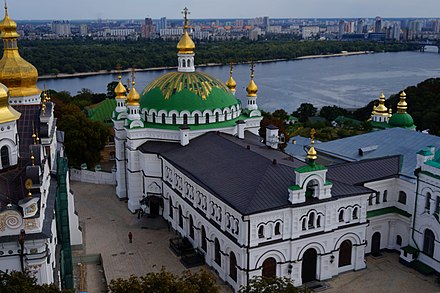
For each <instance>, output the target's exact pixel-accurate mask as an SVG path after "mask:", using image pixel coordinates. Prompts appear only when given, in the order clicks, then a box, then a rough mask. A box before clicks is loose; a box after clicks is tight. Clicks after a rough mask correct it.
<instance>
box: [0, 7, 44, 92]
mask: <svg viewBox="0 0 440 293" xmlns="http://www.w3.org/2000/svg"><path fill="white" fill-rule="evenodd" d="M0 30H1V35H0V36H1V38H2V39H3V57H2V59H1V60H0V82H2V83H4V84H5V85H6V86H7V87H8V88H9V91H10V95H11V97H25V96H32V95H39V94H40V93H41V91H40V89H39V88H38V87H37V79H38V72H37V69H36V68H35V67H34V66H33V65H32V64H30V63H29V62H27V61H26V60H24V59H23V58H22V57H21V56H20V53H19V52H18V46H17V39H18V37H19V34H18V33H17V23H16V22H15V21H13V20H12V19H11V18H10V17H9V15H8V7H7V6H6V2H5V17H4V18H3V20H2V21H1V22H0Z"/></svg>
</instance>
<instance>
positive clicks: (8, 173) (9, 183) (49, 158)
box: [0, 5, 82, 288]
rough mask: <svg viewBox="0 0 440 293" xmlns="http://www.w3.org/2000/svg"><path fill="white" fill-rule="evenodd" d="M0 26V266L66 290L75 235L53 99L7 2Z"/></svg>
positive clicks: (79, 238) (69, 285)
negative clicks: (27, 55) (24, 49)
mask: <svg viewBox="0 0 440 293" xmlns="http://www.w3.org/2000/svg"><path fill="white" fill-rule="evenodd" d="M0 30H1V35H0V36H1V38H2V39H3V48H4V50H3V57H2V59H1V60H0V157H1V158H0V245H1V247H0V270H1V271H13V270H15V271H30V272H31V273H32V274H33V275H34V276H35V277H36V278H37V282H38V283H40V284H43V283H56V284H59V285H62V287H64V288H73V272H72V259H71V246H72V245H80V244H81V243H82V235H81V231H80V230H79V226H78V218H77V216H76V215H75V214H74V206H73V195H72V194H71V193H70V189H69V180H68V171H67V161H66V160H67V159H66V158H65V157H64V154H63V148H62V142H63V141H62V137H63V135H62V133H61V132H59V131H57V129H56V119H55V118H54V114H53V111H54V106H55V105H54V104H53V103H52V102H51V101H50V99H49V97H48V96H47V95H46V93H43V95H41V90H40V89H39V88H38V87H37V79H38V72H37V69H36V68H35V67H34V66H33V65H32V64H30V63H29V62H27V61H26V60H24V59H23V58H22V57H21V56H20V54H19V52H18V44H17V39H18V37H19V35H18V33H17V24H16V23H15V21H14V20H12V19H11V18H10V17H9V15H8V9H7V7H6V5H5V17H4V18H3V20H2V21H1V22H0ZM61 259H63V261H62V262H61Z"/></svg>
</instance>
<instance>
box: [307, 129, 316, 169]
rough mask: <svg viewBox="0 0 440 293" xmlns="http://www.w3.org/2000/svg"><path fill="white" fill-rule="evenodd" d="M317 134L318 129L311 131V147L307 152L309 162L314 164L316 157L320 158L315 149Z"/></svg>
mask: <svg viewBox="0 0 440 293" xmlns="http://www.w3.org/2000/svg"><path fill="white" fill-rule="evenodd" d="M315 134H316V131H315V129H314V128H312V130H311V131H310V144H311V146H310V149H309V151H308V152H307V161H308V163H309V164H314V163H315V161H316V159H317V158H318V153H317V152H316V150H315Z"/></svg>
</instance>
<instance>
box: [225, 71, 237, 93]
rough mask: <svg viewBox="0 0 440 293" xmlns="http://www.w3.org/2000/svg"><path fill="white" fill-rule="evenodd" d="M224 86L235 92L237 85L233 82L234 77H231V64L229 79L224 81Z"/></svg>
mask: <svg viewBox="0 0 440 293" xmlns="http://www.w3.org/2000/svg"><path fill="white" fill-rule="evenodd" d="M226 86H227V87H228V88H229V89H230V90H231V92H235V88H236V87H237V83H236V82H235V80H234V78H233V77H232V64H231V65H230V69H229V79H228V81H227V82H226Z"/></svg>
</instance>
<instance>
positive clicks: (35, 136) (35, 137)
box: [32, 121, 37, 144]
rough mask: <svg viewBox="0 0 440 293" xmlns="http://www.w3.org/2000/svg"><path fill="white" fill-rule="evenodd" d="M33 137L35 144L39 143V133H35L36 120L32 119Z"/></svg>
mask: <svg viewBox="0 0 440 293" xmlns="http://www.w3.org/2000/svg"><path fill="white" fill-rule="evenodd" d="M32 139H33V140H34V144H37V135H36V134H35V127H34V121H32Z"/></svg>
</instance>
